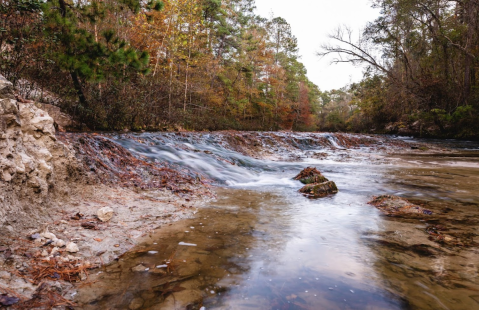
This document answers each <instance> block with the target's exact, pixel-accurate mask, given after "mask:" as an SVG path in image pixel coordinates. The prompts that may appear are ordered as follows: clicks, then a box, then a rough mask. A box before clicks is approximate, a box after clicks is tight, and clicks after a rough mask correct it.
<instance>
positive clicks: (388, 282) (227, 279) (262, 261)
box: [76, 133, 479, 310]
mask: <svg viewBox="0 0 479 310" xmlns="http://www.w3.org/2000/svg"><path fill="white" fill-rule="evenodd" d="M260 135H261V134H260ZM282 135H283V136H282ZM272 136H274V137H275V138H277V137H279V138H278V139H282V138H284V140H286V138H285V137H286V136H287V137H288V139H290V140H289V142H287V143H283V144H276V143H275V142H274V141H272V142H271V141H270V140H271V139H272ZM292 136H294V137H292ZM351 137H353V136H351ZM109 138H110V139H111V140H113V141H115V142H117V143H119V144H121V145H122V146H124V147H126V148H127V149H129V150H130V151H132V152H133V153H134V154H137V155H138V156H145V157H147V158H149V160H152V161H155V160H156V161H163V162H167V163H168V164H169V165H171V166H172V167H175V168H176V169H183V170H185V171H188V173H190V174H192V175H196V177H197V178H201V179H203V180H208V183H209V184H211V186H214V187H215V191H216V193H217V199H215V200H212V201H211V202H209V203H207V204H206V205H205V206H204V207H203V208H199V209H198V211H197V213H196V216H195V218H193V219H188V220H184V221H180V222H176V223H174V224H172V225H170V226H166V227H162V228H161V229H159V230H158V231H157V233H154V234H152V235H150V236H149V237H148V238H145V240H143V243H142V244H141V245H139V246H138V247H137V248H136V249H135V250H133V251H131V252H128V253H127V254H125V255H123V256H122V257H121V258H120V259H119V260H118V261H117V262H115V263H114V264H111V265H108V266H105V267H103V268H102V269H100V270H95V271H94V273H93V274H92V275H90V279H89V282H88V285H84V286H83V287H82V288H81V289H80V291H79V293H78V295H77V296H76V299H77V302H78V303H80V304H81V305H82V308H84V309H368V310H369V309H451V310H452V309H457V310H462V309H464V310H469V309H479V276H478V271H479V250H478V247H477V246H476V245H477V244H476V243H475V242H474V238H476V239H477V224H478V219H479V217H478V215H479V208H478V207H479V195H478V192H479V145H478V144H476V143H472V142H469V143H467V142H457V141H427V142H425V141H417V140H414V139H404V138H395V137H387V138H385V137H371V139H373V140H374V141H373V142H371V141H369V140H368V139H369V137H367V136H366V137H364V136H363V137H362V139H365V141H369V143H362V142H359V143H358V144H357V145H355V147H350V146H349V145H344V143H343V142H342V141H341V140H338V139H337V138H336V137H335V136H333V135H328V134H283V133H275V134H265V135H264V136H257V137H256V138H255V139H256V140H255V139H250V140H248V141H249V142H248V143H250V144H251V143H253V144H255V143H256V142H251V141H257V145H256V144H255V145H254V147H255V148H257V149H260V150H261V156H259V155H258V156H255V152H254V150H256V149H255V148H253V145H252V146H251V149H250V150H249V151H248V152H246V151H241V150H240V149H238V148H235V147H232V143H231V141H230V142H228V143H226V142H225V141H226V139H225V137H224V136H222V135H219V134H209V133H203V134H200V133H189V134H160V133H155V134H152V133H144V134H138V135H110V136H109ZM268 141H270V142H268ZM395 141H397V145H402V147H401V148H395V147H394V146H391V147H389V146H390V145H394V143H396V142H395ZM417 143H419V145H422V147H421V148H422V149H418V147H415V145H416V144H417ZM408 145H411V146H412V147H408ZM424 145H426V146H429V147H431V149H434V152H428V151H426V147H424ZM399 149H400V150H401V152H399ZM442 149H443V150H444V152H442V151H441V150H442ZM251 150H253V151H251ZM396 150H398V152H396ZM258 154H259V153H258ZM306 167H316V168H317V169H319V170H320V171H321V172H322V173H323V174H324V175H325V176H326V177H327V178H329V179H330V180H333V181H335V182H336V184H337V186H338V188H339V193H338V194H336V195H334V196H329V197H325V198H321V199H308V198H306V197H303V196H302V195H301V194H300V193H298V190H299V189H300V188H301V185H302V184H301V183H300V182H298V181H294V180H293V179H292V178H293V177H294V176H295V175H296V174H298V173H299V172H300V171H301V170H302V169H303V168H306ZM380 194H391V195H398V196H401V197H404V198H407V199H411V200H413V201H414V202H417V203H421V204H424V205H425V206H427V208H428V209H430V210H432V211H433V215H432V216H430V217H420V218H419V217H418V218H391V217H386V216H384V215H383V214H381V212H380V211H379V210H377V209H376V208H375V207H373V206H371V205H368V201H370V200H371V198H372V197H373V196H375V195H380ZM439 225H441V226H439ZM430 227H435V228H434V229H436V228H437V227H442V229H444V231H447V233H448V234H450V235H451V236H454V238H456V240H457V242H456V243H455V244H445V243H438V242H435V241H434V240H430V239H431V238H429V235H428V228H430ZM429 231H430V230H429ZM464 240H469V241H470V242H469V241H467V242H466V241H464Z"/></svg>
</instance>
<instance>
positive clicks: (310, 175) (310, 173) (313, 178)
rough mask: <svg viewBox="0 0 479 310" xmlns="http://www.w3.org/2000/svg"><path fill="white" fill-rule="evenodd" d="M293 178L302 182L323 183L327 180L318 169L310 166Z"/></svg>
mask: <svg viewBox="0 0 479 310" xmlns="http://www.w3.org/2000/svg"><path fill="white" fill-rule="evenodd" d="M294 179H295V180H298V181H300V182H301V183H303V184H315V183H324V182H327V181H329V180H328V179H327V178H326V177H325V176H324V175H322V174H321V172H320V171H319V170H318V169H316V168H310V167H308V168H306V169H304V170H303V171H301V172H300V173H299V174H298V175H297V176H295V177H294Z"/></svg>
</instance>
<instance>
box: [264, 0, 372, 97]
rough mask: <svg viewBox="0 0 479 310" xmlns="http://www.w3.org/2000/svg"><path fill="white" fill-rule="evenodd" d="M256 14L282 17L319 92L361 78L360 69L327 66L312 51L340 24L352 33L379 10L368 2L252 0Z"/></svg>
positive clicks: (326, 61)
mask: <svg viewBox="0 0 479 310" xmlns="http://www.w3.org/2000/svg"><path fill="white" fill-rule="evenodd" d="M256 7H257V13H258V14H259V15H261V16H264V17H270V14H271V12H273V14H274V16H280V17H283V18H284V19H286V20H287V21H288V23H289V24H290V25H291V27H292V30H293V34H294V35H295V36H296V37H297V38H298V45H299V54H300V55H301V56H302V57H301V61H302V63H303V64H304V65H305V66H306V69H307V70H308V77H309V79H310V80H311V81H312V82H313V83H315V84H316V85H318V86H319V88H320V89H321V90H331V89H338V88H341V87H343V86H344V85H346V84H348V83H350V82H351V81H352V82H357V81H359V80H360V79H361V77H362V69H361V68H356V67H354V66H352V65H350V64H338V65H330V59H319V58H318V57H316V56H315V52H316V51H318V50H319V47H320V45H321V44H322V43H327V42H328V37H327V36H328V34H330V33H331V32H332V31H333V30H334V29H335V28H336V27H338V26H340V25H348V26H350V27H351V28H352V29H354V30H355V31H359V29H361V28H363V27H364V26H365V25H366V23H367V22H368V21H373V20H374V19H375V18H376V17H377V16H378V15H379V11H378V10H376V9H372V8H371V3H370V0H296V1H291V0H256Z"/></svg>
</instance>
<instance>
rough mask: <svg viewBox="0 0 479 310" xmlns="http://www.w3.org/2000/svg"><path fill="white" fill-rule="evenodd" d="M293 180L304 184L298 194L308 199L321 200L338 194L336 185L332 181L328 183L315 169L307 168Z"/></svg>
mask: <svg viewBox="0 0 479 310" xmlns="http://www.w3.org/2000/svg"><path fill="white" fill-rule="evenodd" d="M294 179H295V180H297V181H300V182H301V183H303V184H306V185H305V186H304V187H303V188H301V189H300V190H299V192H300V193H303V194H304V195H305V196H307V197H309V198H321V197H325V196H327V195H331V194H336V193H337V192H338V187H337V186H336V184H335V183H334V182H333V181H329V180H328V179H327V178H326V177H325V176H324V175H322V174H321V172H320V171H319V170H317V169H316V168H311V167H308V168H306V169H304V170H303V171H301V172H300V173H299V174H298V175H297V176H295V177H294Z"/></svg>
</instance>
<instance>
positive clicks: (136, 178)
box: [59, 133, 195, 220]
mask: <svg viewBox="0 0 479 310" xmlns="http://www.w3.org/2000/svg"><path fill="white" fill-rule="evenodd" d="M128 137H129V136H128ZM59 138H60V139H62V140H64V141H65V142H67V143H70V144H72V145H73V146H74V147H75V149H76V150H77V152H76V155H77V157H79V159H80V160H81V161H82V163H83V165H84V167H85V169H86V170H87V171H92V172H94V174H95V175H96V176H97V177H98V180H99V181H100V182H101V183H106V184H109V183H116V184H120V185H121V186H124V187H136V188H140V189H151V188H167V189H169V190H171V191H173V192H175V193H176V192H177V193H188V192H190V190H189V189H185V188H180V187H179V186H180V185H181V184H192V183H194V181H195V180H194V179H193V178H192V177H190V176H188V175H186V174H185V173H181V172H178V171H175V170H173V169H170V168H168V167H166V165H167V164H166V163H158V162H149V161H147V160H146V159H145V158H137V157H135V156H134V155H133V154H132V153H131V152H130V151H128V150H127V149H126V148H124V147H122V146H121V145H119V144H117V143H115V142H113V141H111V140H109V139H107V138H106V137H104V136H101V135H88V134H73V133H65V134H61V135H60V134H59ZM129 138H131V137H129ZM136 139H138V138H136ZM81 218H83V214H80V213H77V214H76V215H74V216H73V217H72V219H75V220H79V219H81Z"/></svg>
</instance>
